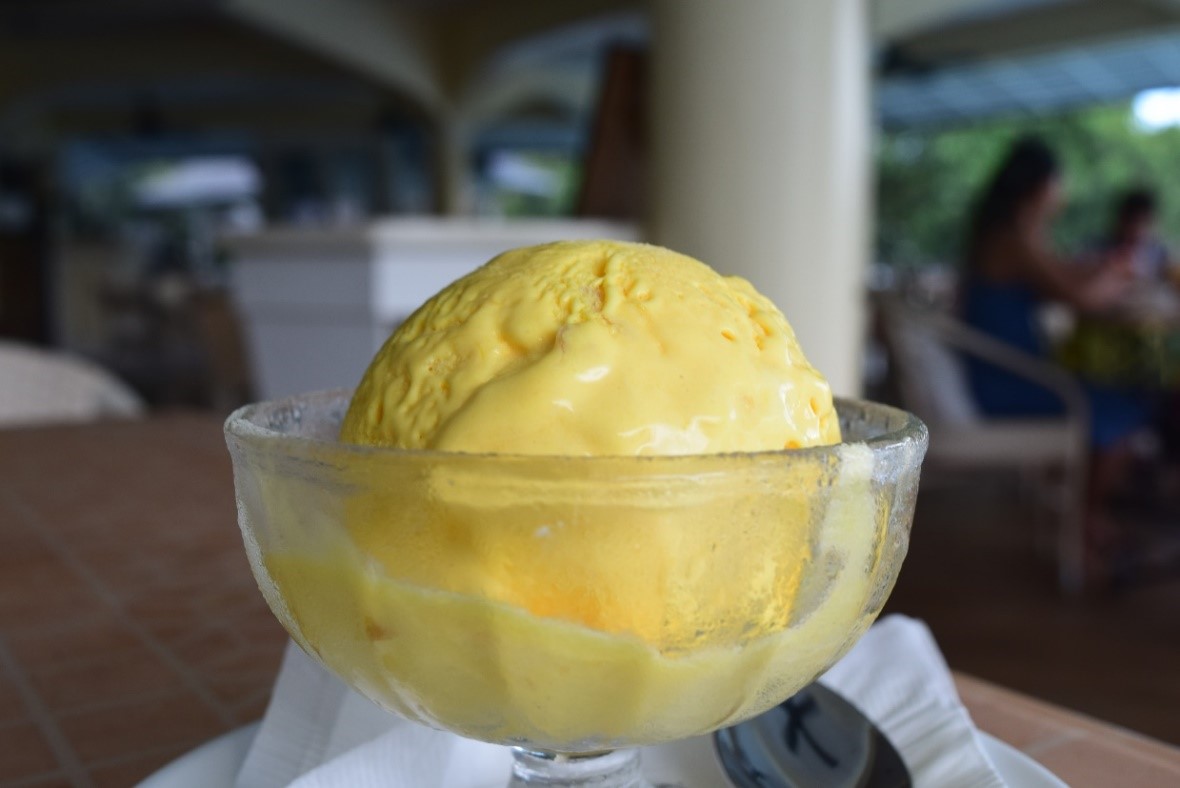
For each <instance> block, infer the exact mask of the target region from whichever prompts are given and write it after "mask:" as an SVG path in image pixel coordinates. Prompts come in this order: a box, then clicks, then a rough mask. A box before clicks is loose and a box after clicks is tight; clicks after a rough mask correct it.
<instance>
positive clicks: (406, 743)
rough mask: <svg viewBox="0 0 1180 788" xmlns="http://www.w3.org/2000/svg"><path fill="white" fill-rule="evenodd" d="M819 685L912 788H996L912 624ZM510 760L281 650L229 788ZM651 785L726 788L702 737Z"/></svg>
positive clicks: (403, 777) (943, 676)
mask: <svg viewBox="0 0 1180 788" xmlns="http://www.w3.org/2000/svg"><path fill="white" fill-rule="evenodd" d="M821 681H822V682H823V683H824V684H826V685H828V686H829V687H831V688H832V689H834V690H837V691H838V692H839V693H840V694H841V695H843V696H844V697H845V698H847V699H848V700H849V701H851V702H852V703H853V704H855V705H856V706H857V707H858V708H859V709H860V710H861V711H862V712H863V713H864V714H865V715H866V716H867V717H869V718H870V719H871V720H873V722H874V723H876V724H877V726H878V727H879V728H880V729H881V730H882V732H883V733H884V734H885V735H886V736H887V737H888V738H889V740H890V741H891V742H892V743H893V745H894V747H896V748H897V750H898V751H899V752H900V753H901V756H902V759H903V760H904V761H905V762H906V766H908V767H909V770H910V773H911V775H912V776H913V779H914V785H915V787H916V788H923V787H924V786H929V787H930V788H1002V787H1003V786H1004V781H1003V779H1002V778H1001V777H1000V775H999V774H998V772H997V771H996V769H995V767H994V765H993V764H992V763H991V761H990V759H989V758H988V757H987V755H986V753H985V752H984V750H983V748H982V746H981V744H980V742H979V738H978V735H977V732H976V730H975V727H974V726H973V725H972V723H971V718H970V716H969V715H968V714H967V710H966V709H965V708H964V707H963V704H962V703H961V702H960V701H959V697H958V694H957V693H956V692H955V686H954V682H953V681H952V680H951V675H950V671H949V670H948V669H947V666H946V662H945V661H944V660H943V658H942V655H941V654H940V653H939V651H938V647H937V646H936V645H935V643H934V638H933V637H932V636H931V634H930V630H929V629H927V628H926V625H925V624H923V623H922V622H920V621H915V620H913V619H910V618H905V617H903V616H889V617H888V618H885V619H883V620H882V621H880V622H878V623H877V625H876V626H874V627H873V628H872V629H870V630H869V632H868V634H866V635H865V636H864V637H863V638H862V639H861V641H860V642H859V643H857V645H856V646H855V647H854V648H853V650H852V651H851V652H849V654H848V655H847V656H846V657H845V658H844V659H843V660H841V661H840V662H839V663H838V664H837V665H836V666H835V667H833V668H832V669H831V670H829V671H828V672H827V673H826V674H825V675H824V676H823V677H822V678H821ZM511 763H512V756H511V755H510V753H509V751H508V749H507V748H505V747H498V746H495V745H490V744H483V743H480V742H474V741H469V740H466V739H461V738H459V737H457V736H452V735H450V734H447V733H441V732H439V731H434V730H430V729H428V728H424V727H422V726H420V725H415V724H413V723H409V722H405V721H403V720H401V719H399V718H397V717H394V716H392V715H390V714H387V713H385V712H383V711H381V710H380V709H378V708H377V707H376V706H374V705H373V704H372V703H370V702H369V701H367V700H365V699H364V698H362V697H360V696H359V695H357V694H356V693H354V692H352V691H351V690H349V689H348V688H347V687H346V686H345V685H344V684H343V683H342V682H341V681H339V680H338V679H336V678H335V677H334V676H332V675H331V674H329V673H328V672H327V671H326V670H324V669H323V668H322V667H320V665H319V664H318V663H316V662H315V661H313V660H312V659H310V658H309V657H307V656H306V655H305V654H304V653H303V652H302V651H300V650H299V649H298V648H297V647H296V646H294V645H293V644H292V645H289V646H288V648H287V653H286V655H285V656H284V658H283V665H282V668H281V670H280V672H279V678H278V682H277V684H276V686H275V691H274V696H273V698H272V700H271V703H270V706H269V708H268V709H267V711H266V716H265V717H264V718H263V722H262V727H261V729H260V730H259V733H258V737H257V738H256V739H255V741H254V744H253V745H252V746H251V748H250V752H249V753H248V754H247V756H246V761H245V763H244V765H243V767H242V771H241V773H240V774H239V775H238V781H237V786H236V788H279V787H280V786H287V785H294V786H297V788H388V786H406V788H502V787H503V786H504V785H505V783H506V782H507V777H508V771H509V769H510V768H511ZM643 771H644V774H645V775H647V776H648V778H649V779H651V780H652V781H653V782H663V783H676V784H679V785H683V786H685V788H725V787H726V786H728V785H729V782H728V781H727V780H726V779H725V776H724V772H723V771H722V769H721V766H720V765H719V763H718V761H717V759H716V757H715V755H714V750H713V744H712V737H711V736H701V737H698V738H695V739H688V740H685V741H682V742H676V743H674V744H669V745H663V746H660V747H649V748H646V749H645V750H644V751H643Z"/></svg>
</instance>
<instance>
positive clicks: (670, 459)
mask: <svg viewBox="0 0 1180 788" xmlns="http://www.w3.org/2000/svg"><path fill="white" fill-rule="evenodd" d="M351 397H352V390H351V389H346V388H338V389H326V390H321V391H312V392H307V393H305V394H295V395H291V396H288V397H280V398H278V399H272V400H260V401H258V402H252V403H250V404H247V405H243V406H242V407H240V408H238V409H236V410H235V411H233V412H232V413H231V414H230V415H229V416H228V417H227V418H226V420H225V424H224V428H223V429H224V432H225V436H226V437H227V438H230V437H233V438H235V439H237V440H239V441H243V442H247V443H252V444H255V445H256V446H258V447H259V448H261V447H262V446H265V445H270V446H277V445H290V446H298V447H304V448H307V449H316V450H320V451H334V452H339V453H342V454H347V455H353V456H368V457H382V458H405V459H413V460H416V461H427V460H444V459H445V460H449V461H457V460H460V461H481V460H482V461H485V462H486V461H503V462H522V461H527V462H536V461H538V460H550V461H561V462H563V463H578V464H587V465H592V464H605V463H607V462H611V463H618V462H619V461H622V460H626V461H635V462H637V463H642V464H657V463H658V464H668V465H672V464H677V463H691V462H694V461H696V462H700V461H701V460H704V459H708V460H713V461H717V460H722V461H723V460H724V459H726V458H731V459H736V458H741V459H745V460H747V461H748V460H759V459H762V460H770V459H777V460H784V459H791V458H804V457H807V458H815V457H819V458H822V457H824V456H825V455H832V456H835V455H836V454H838V453H839V452H840V451H841V449H842V448H844V447H848V446H867V447H868V448H869V450H870V451H872V452H873V453H874V454H875V453H877V452H879V451H884V450H892V449H894V448H897V447H899V446H904V445H906V444H910V445H914V444H916V445H918V446H919V447H920V448H921V449H923V450H924V449H925V447H926V446H927V445H928V443H929V431H928V429H927V427H926V425H925V423H923V422H922V420H921V419H919V418H918V417H917V416H915V415H914V414H912V413H910V412H909V411H906V410H903V409H901V408H896V407H894V406H892V405H885V404H882V403H879V402H873V401H871V400H863V399H856V398H851V397H834V398H833V402H834V404H835V406H836V409H837V411H840V410H842V409H844V408H850V409H852V408H859V409H861V410H865V411H875V412H877V413H879V414H881V415H882V417H883V418H884V420H890V421H891V420H897V421H898V422H900V426H898V427H897V428H895V429H892V430H888V431H886V432H883V433H882V434H880V435H875V436H873V437H870V438H864V439H860V440H852V441H845V440H842V441H841V442H840V443H830V444H825V445H822V446H807V447H804V448H798V449H765V450H760V451H748V452H704V453H697V454H639V455H632V454H597V455H580V454H524V453H519V452H512V453H509V452H504V453H500V452H462V451H443V450H440V449H403V448H397V447H392V446H363V445H359V444H355V443H343V442H341V441H338V440H327V439H324V438H318V437H314V436H311V435H293V434H290V433H286V432H280V431H279V430H277V429H273V428H270V427H265V426H263V425H262V424H259V423H258V420H257V417H258V416H259V415H260V414H262V413H264V412H267V411H271V410H278V409H281V408H283V407H288V408H291V409H295V410H297V409H298V408H299V407H300V406H301V405H302V404H303V403H308V404H310V402H311V401H319V402H328V401H331V400H333V399H339V398H343V399H345V400H346V401H347V400H350V399H351Z"/></svg>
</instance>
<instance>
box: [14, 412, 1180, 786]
mask: <svg viewBox="0 0 1180 788" xmlns="http://www.w3.org/2000/svg"><path fill="white" fill-rule="evenodd" d="M285 641H286V637H285V634H284V633H283V631H282V629H281V628H280V627H279V625H278V624H277V623H276V622H275V621H274V619H273V618H272V617H271V615H270V613H269V611H268V610H267V609H266V606H265V604H264V602H263V601H262V597H261V595H260V594H259V593H258V591H257V589H256V587H255V585H254V581H253V579H252V577H251V576H250V570H249V567H248V565H247V563H246V559H245V555H244V553H243V551H242V547H241V541H240V538H239V536H238V531H237V526H236V524H235V511H234V501H233V479H232V476H231V472H230V465H229V457H228V454H227V453H226V450H225V445H224V442H223V439H222V435H221V420H220V419H218V418H214V417H212V416H206V415H195V414H174V415H167V416H158V417H154V418H151V419H147V420H143V421H129V422H104V423H97V424H91V425H86V426H60V427H40V428H26V429H17V430H7V431H0V788H16V786H21V788H56V787H58V786H74V787H75V788H78V787H83V786H126V785H130V784H133V783H134V782H136V781H137V780H139V779H140V778H142V777H144V776H146V775H148V774H150V773H151V772H153V771H154V770H155V769H157V768H158V767H159V766H161V765H163V764H164V763H167V762H168V761H170V760H172V759H174V758H176V757H177V756H178V755H180V754H181V753H183V752H185V751H187V750H189V749H191V748H192V747H195V746H196V745H198V744H200V743H201V742H203V741H205V740H207V739H209V738H211V737H213V736H216V735H217V734H219V733H222V732H224V731H227V730H230V729H231V728H234V727H237V726H238V725H241V724H243V723H246V722H249V721H251V720H254V719H257V718H258V717H260V716H261V715H262V712H263V711H264V710H265V708H266V703H267V700H268V698H269V693H270V688H271V684H272V682H273V681H274V678H275V674H276V671H277V669H278V664H279V658H280V656H281V653H282V649H283V645H284V643H285ZM956 681H957V683H958V686H959V691H960V693H961V696H962V698H963V702H964V703H965V704H966V706H967V707H968V709H969V710H970V711H971V713H972V716H973V717H974V719H975V720H976V722H977V724H978V725H979V727H980V728H982V729H983V730H985V731H987V732H989V733H991V734H992V735H993V736H995V737H997V738H999V739H1001V740H1003V741H1005V742H1008V743H1009V744H1011V745H1012V746H1014V747H1016V748H1017V749H1020V750H1022V751H1024V752H1025V753H1028V754H1029V755H1030V756H1032V757H1033V758H1035V759H1036V760H1038V761H1040V762H1041V763H1043V764H1045V766H1047V767H1048V768H1049V769H1050V770H1052V771H1053V772H1055V773H1056V774H1058V775H1060V776H1061V778H1062V779H1064V780H1065V781H1066V782H1068V783H1069V784H1071V785H1073V786H1080V787H1084V786H1104V787H1105V786H1112V785H1118V786H1124V787H1126V788H1136V786H1152V787H1153V788H1154V787H1155V786H1162V785H1180V748H1176V747H1172V746H1170V745H1167V744H1164V743H1162V742H1158V741H1155V740H1152V739H1148V738H1146V737H1143V736H1139V735H1137V734H1135V733H1132V732H1130V731H1126V730H1123V729H1120V728H1116V727H1114V726H1112V725H1108V724H1105V723H1102V722H1099V721H1097V720H1094V719H1091V718H1088V717H1085V716H1083V715H1080V714H1076V713H1074V712H1071V711H1068V710H1066V709H1063V708H1061V707H1058V706H1053V705H1050V704H1047V703H1043V702H1041V701H1038V700H1035V699H1033V698H1031V697H1028V696H1026V695H1021V694H1018V693H1015V692H1012V691H1010V690H1007V689H1003V688H1001V687H998V686H996V685H993V684H989V683H987V682H984V681H981V680H979V679H976V678H972V677H969V676H965V675H961V674H957V675H956Z"/></svg>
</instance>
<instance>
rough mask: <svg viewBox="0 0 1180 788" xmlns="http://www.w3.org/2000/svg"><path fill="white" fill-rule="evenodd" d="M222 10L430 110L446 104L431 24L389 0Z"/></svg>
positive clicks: (274, 1)
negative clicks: (435, 54) (433, 47)
mask: <svg viewBox="0 0 1180 788" xmlns="http://www.w3.org/2000/svg"><path fill="white" fill-rule="evenodd" d="M221 7H222V9H223V10H224V12H225V13H226V14H228V15H229V16H231V17H233V18H235V19H237V20H239V21H240V22H243V23H245V24H247V25H250V26H252V27H255V28H258V29H261V30H264V31H266V32H267V33H270V34H271V35H275V36H278V37H280V38H282V39H284V40H287V41H291V42H294V43H297V44H299V45H300V46H303V47H305V48H308V49H311V50H313V51H315V52H317V53H319V54H320V55H322V56H327V57H330V58H332V59H333V60H335V61H336V62H338V63H340V64H342V65H344V66H345V67H348V68H351V69H354V70H356V71H359V72H361V73H362V74H364V75H365V76H366V77H367V78H369V79H371V80H374V81H376V82H378V83H380V84H383V85H386V86H387V87H389V88H392V89H395V90H399V91H402V92H404V93H405V94H407V95H408V96H410V97H412V98H413V99H414V100H415V101H417V102H419V103H420V104H421V106H422V107H423V109H425V110H426V111H427V112H429V113H431V114H437V113H439V112H441V111H442V110H443V109H444V108H445V105H446V103H447V99H446V96H445V94H444V91H443V89H442V86H441V85H440V83H439V79H438V67H437V62H436V60H435V56H434V53H433V51H432V46H431V44H432V35H431V31H430V26H429V23H428V22H427V21H426V20H425V19H424V17H423V14H422V13H421V12H418V11H415V10H413V9H410V8H406V7H404V6H400V5H398V4H396V3H393V2H391V1H390V0H331V2H325V0H225V2H224V4H223V5H222V6H221Z"/></svg>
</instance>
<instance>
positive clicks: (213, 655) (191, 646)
mask: <svg viewBox="0 0 1180 788" xmlns="http://www.w3.org/2000/svg"><path fill="white" fill-rule="evenodd" d="M168 648H169V650H170V651H171V652H172V653H173V654H175V655H176V656H177V657H178V658H179V659H180V660H181V661H182V662H184V663H185V664H186V665H190V666H193V667H194V668H198V669H202V668H206V667H208V666H211V665H216V664H217V663H218V662H220V661H221V660H223V659H225V657H226V656H227V655H232V654H236V653H238V652H239V651H242V650H244V649H245V648H246V642H245V640H244V639H243V636H242V635H240V634H239V633H237V632H234V631H232V630H230V629H228V628H226V627H222V626H217V625H214V626H204V627H201V628H200V629H194V630H193V631H191V632H189V633H187V635H186V636H184V637H181V638H177V639H176V640H175V641H174V642H173V643H171V644H169V645H168Z"/></svg>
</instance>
